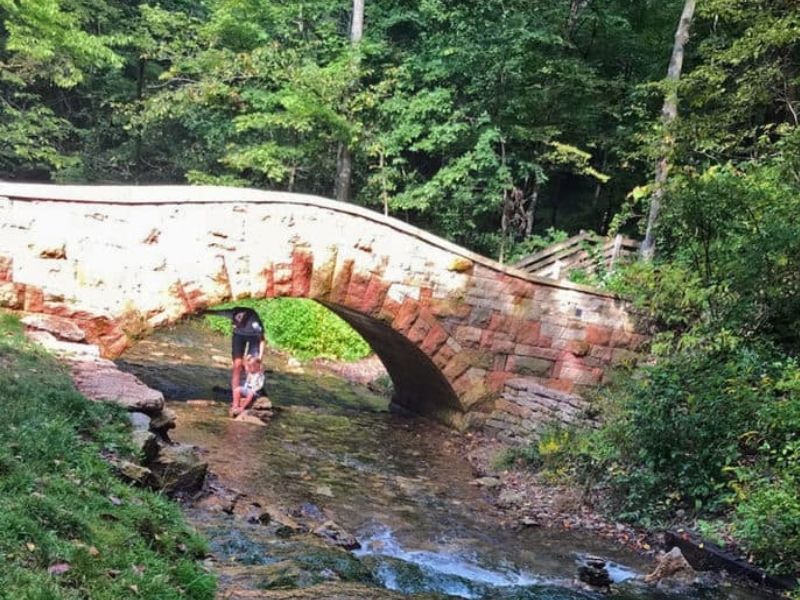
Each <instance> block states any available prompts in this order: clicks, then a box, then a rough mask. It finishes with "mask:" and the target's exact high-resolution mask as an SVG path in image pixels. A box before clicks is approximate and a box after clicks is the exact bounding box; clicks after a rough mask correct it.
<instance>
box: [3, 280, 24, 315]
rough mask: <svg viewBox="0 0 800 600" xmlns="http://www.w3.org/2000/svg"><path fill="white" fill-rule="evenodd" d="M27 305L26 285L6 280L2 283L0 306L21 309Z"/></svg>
mask: <svg viewBox="0 0 800 600" xmlns="http://www.w3.org/2000/svg"><path fill="white" fill-rule="evenodd" d="M24 306H25V286H24V285H23V284H21V283H12V282H10V281H6V282H3V283H0V307H2V308H10V309H12V310H21V309H22V308H23V307H24Z"/></svg>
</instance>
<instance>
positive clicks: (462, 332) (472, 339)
mask: <svg viewBox="0 0 800 600" xmlns="http://www.w3.org/2000/svg"><path fill="white" fill-rule="evenodd" d="M482 336H483V329H481V328H480V327H472V326H470V325H461V326H459V327H456V329H455V331H454V333H453V337H455V339H457V340H458V341H459V343H461V344H463V345H464V346H466V347H470V348H472V347H475V346H477V345H478V344H480V341H481V337H482Z"/></svg>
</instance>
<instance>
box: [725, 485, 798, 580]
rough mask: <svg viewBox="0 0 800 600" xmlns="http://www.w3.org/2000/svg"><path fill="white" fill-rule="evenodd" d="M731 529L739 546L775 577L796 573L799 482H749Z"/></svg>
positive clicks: (742, 494) (738, 505) (742, 493)
mask: <svg viewBox="0 0 800 600" xmlns="http://www.w3.org/2000/svg"><path fill="white" fill-rule="evenodd" d="M745 490H746V491H744V492H741V493H740V495H741V496H742V498H741V500H740V502H739V503H738V504H737V506H736V510H735V513H734V518H733V522H732V525H731V528H732V531H733V534H734V535H735V536H736V537H737V539H739V540H741V542H742V544H743V546H744V547H745V548H746V549H747V550H748V551H749V552H751V553H752V554H753V555H754V556H755V557H757V558H758V560H759V562H761V563H762V564H765V565H766V566H767V567H769V568H770V569H771V570H772V571H774V572H776V573H789V574H793V573H797V572H798V571H800V481H798V480H796V479H791V478H783V479H779V480H775V481H771V480H766V479H760V480H755V481H752V482H750V483H749V484H748V485H747V487H746V488H745Z"/></svg>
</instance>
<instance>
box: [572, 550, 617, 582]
mask: <svg viewBox="0 0 800 600" xmlns="http://www.w3.org/2000/svg"><path fill="white" fill-rule="evenodd" d="M577 575H578V580H579V581H582V582H583V583H586V584H588V585H590V586H592V587H595V588H607V587H609V586H610V585H611V584H612V583H613V581H612V579H611V575H610V574H609V572H608V568H607V566H606V561H605V560H603V559H602V558H599V557H597V556H585V557H583V559H582V561H581V563H580V564H579V565H578V573H577Z"/></svg>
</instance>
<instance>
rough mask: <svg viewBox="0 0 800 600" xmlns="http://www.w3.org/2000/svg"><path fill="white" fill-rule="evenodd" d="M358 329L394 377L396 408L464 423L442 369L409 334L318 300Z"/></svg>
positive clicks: (392, 377) (360, 314)
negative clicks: (413, 341)
mask: <svg viewBox="0 0 800 600" xmlns="http://www.w3.org/2000/svg"><path fill="white" fill-rule="evenodd" d="M318 302H319V303H320V304H322V305H323V306H325V307H327V308H328V309H329V310H331V311H332V312H333V313H335V314H336V315H338V316H339V317H341V318H342V319H343V320H344V321H345V322H346V323H347V324H348V325H350V326H351V327H352V328H353V329H355V330H356V331H357V332H358V333H359V335H361V337H363V338H364V340H365V341H366V342H367V343H368V344H369V345H370V347H371V348H372V350H373V351H374V352H375V354H377V355H378V357H379V358H380V359H381V362H382V363H383V365H384V367H386V371H387V372H388V373H389V376H390V377H391V379H392V383H393V384H394V389H395V393H394V396H393V397H392V405H393V407H394V408H397V409H400V410H403V411H408V412H411V413H414V414H418V415H423V416H428V417H432V418H435V419H437V420H439V421H444V422H447V423H451V424H454V425H458V424H460V420H461V419H460V417H461V415H462V410H461V405H460V403H459V401H458V397H457V396H456V393H455V392H454V391H453V388H452V387H451V385H450V383H449V382H448V381H447V379H446V378H445V376H444V375H443V374H442V372H441V370H440V369H439V368H438V367H437V366H436V365H435V364H434V363H433V361H432V360H431V359H430V358H429V357H428V356H427V355H426V354H425V353H424V352H422V350H420V349H419V348H418V347H417V346H416V345H415V344H413V343H412V342H411V341H410V340H409V339H408V338H407V337H405V336H403V335H401V334H400V333H398V332H397V331H395V330H394V329H392V328H391V327H390V326H389V325H387V324H386V323H384V322H382V321H379V320H377V319H374V318H372V317H369V316H367V315H364V314H363V313H359V312H357V311H354V310H352V309H349V308H347V307H345V306H341V305H338V304H332V303H329V302H325V301H318Z"/></svg>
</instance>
